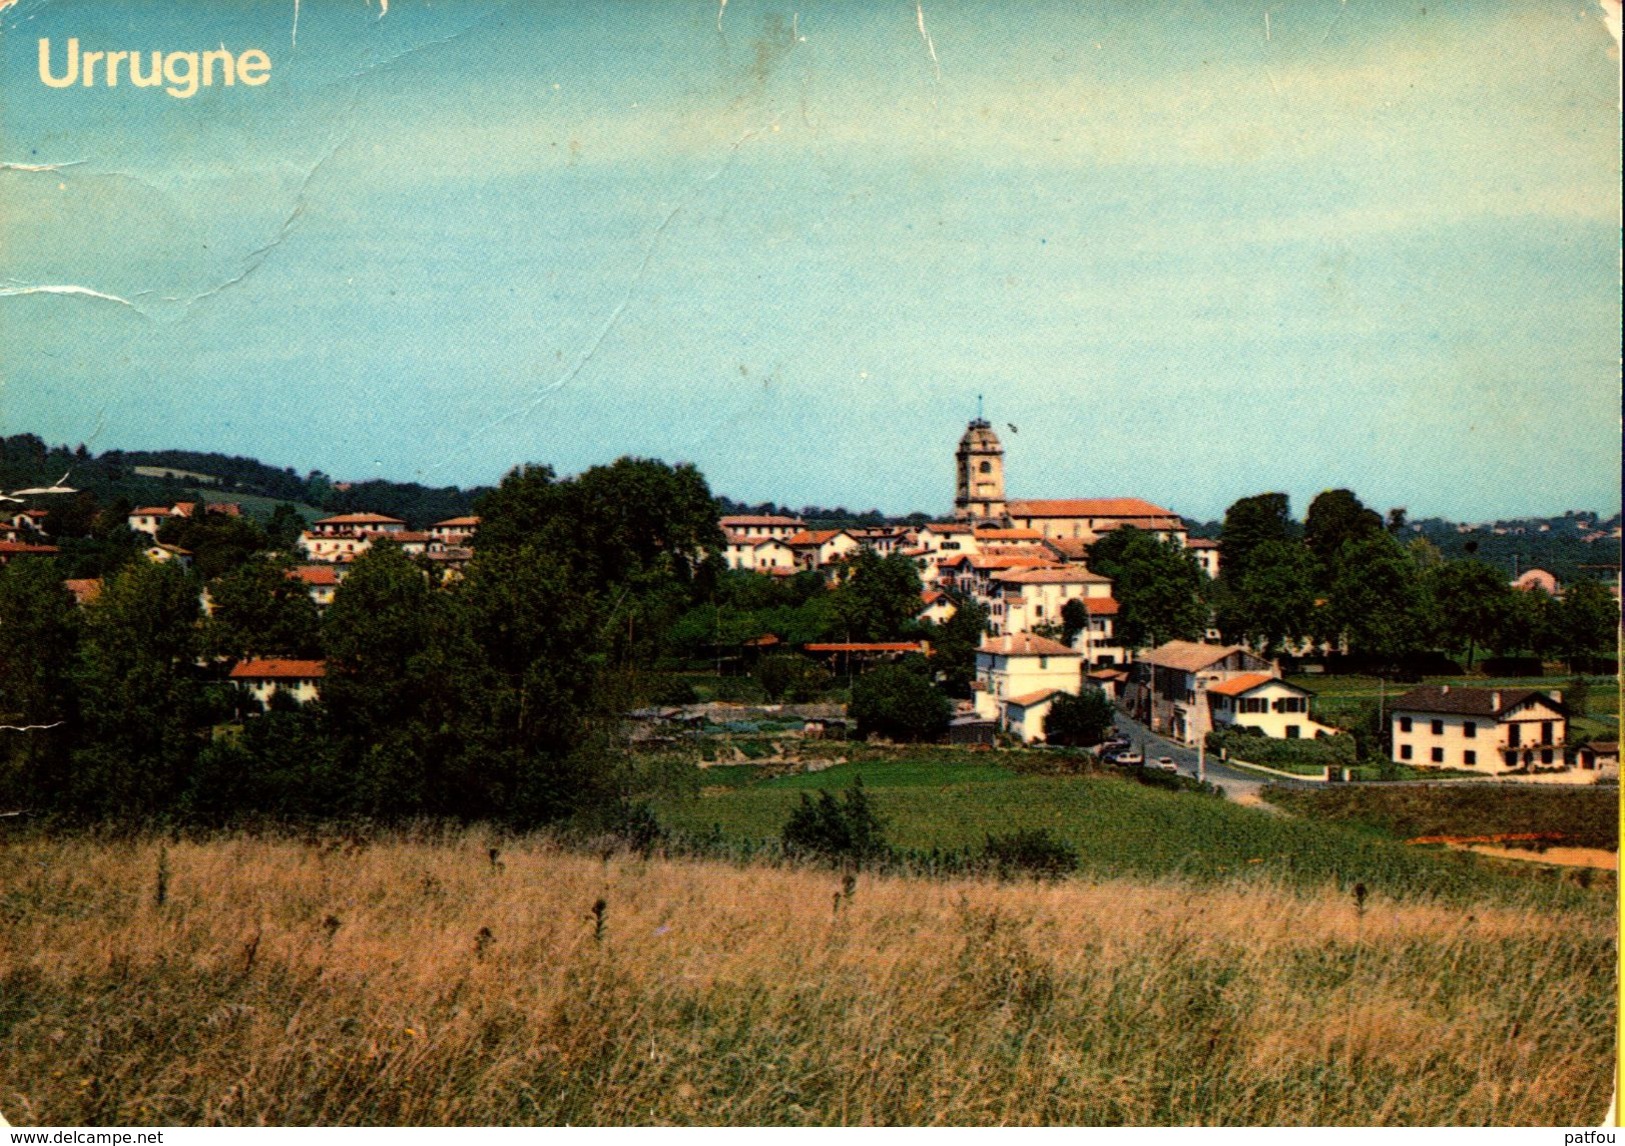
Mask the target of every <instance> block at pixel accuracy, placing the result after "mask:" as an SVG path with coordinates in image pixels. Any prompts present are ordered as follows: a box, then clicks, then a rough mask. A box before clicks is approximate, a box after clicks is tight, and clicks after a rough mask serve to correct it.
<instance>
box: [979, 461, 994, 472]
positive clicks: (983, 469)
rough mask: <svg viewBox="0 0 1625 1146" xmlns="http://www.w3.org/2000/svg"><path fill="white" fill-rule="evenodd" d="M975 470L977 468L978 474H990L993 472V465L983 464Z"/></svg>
mask: <svg viewBox="0 0 1625 1146" xmlns="http://www.w3.org/2000/svg"><path fill="white" fill-rule="evenodd" d="M976 468H977V470H978V472H980V473H984V474H990V473H992V472H993V463H992V462H983V463H982V464H981V465H979V466H977V467H976Z"/></svg>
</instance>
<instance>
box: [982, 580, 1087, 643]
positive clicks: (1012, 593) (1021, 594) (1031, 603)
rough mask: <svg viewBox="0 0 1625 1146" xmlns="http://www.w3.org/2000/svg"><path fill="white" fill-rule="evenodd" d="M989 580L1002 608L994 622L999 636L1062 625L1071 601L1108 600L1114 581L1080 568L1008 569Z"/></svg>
mask: <svg viewBox="0 0 1625 1146" xmlns="http://www.w3.org/2000/svg"><path fill="white" fill-rule="evenodd" d="M990 580H991V582H992V585H993V593H994V595H995V596H996V597H997V598H998V603H999V605H1000V606H1001V608H1000V609H999V610H998V614H999V615H998V616H997V618H996V619H994V625H995V627H996V628H997V630H998V631H999V632H1000V633H1030V632H1032V631H1033V630H1034V629H1035V628H1037V627H1038V626H1039V625H1059V624H1060V623H1061V614H1062V612H1063V611H1064V610H1065V608H1066V603H1067V602H1068V601H1072V600H1077V599H1080V598H1088V597H1093V598H1098V599H1100V600H1106V599H1109V598H1110V597H1111V595H1112V582H1111V578H1109V577H1102V576H1101V575H1100V574H1098V573H1091V572H1089V570H1087V569H1085V568H1084V567H1083V566H1081V565H1072V566H1063V567H1061V568H1043V567H1037V568H1014V569H1009V568H1007V569H1001V570H998V571H997V572H994V573H993V574H992V576H991V578H990ZM989 611H990V612H992V610H991V609H990V610H989Z"/></svg>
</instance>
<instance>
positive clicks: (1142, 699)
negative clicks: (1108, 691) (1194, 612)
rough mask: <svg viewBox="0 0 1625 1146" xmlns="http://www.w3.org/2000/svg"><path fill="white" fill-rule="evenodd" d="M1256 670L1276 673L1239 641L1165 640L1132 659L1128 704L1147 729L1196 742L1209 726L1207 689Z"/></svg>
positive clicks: (1271, 665)
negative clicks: (1237, 643)
mask: <svg viewBox="0 0 1625 1146" xmlns="http://www.w3.org/2000/svg"><path fill="white" fill-rule="evenodd" d="M1256 674H1262V675H1266V676H1270V677H1278V676H1280V675H1281V674H1280V672H1279V670H1278V669H1277V668H1276V667H1275V666H1274V665H1273V664H1271V663H1270V662H1269V661H1267V660H1265V659H1264V658H1263V657H1261V656H1259V655H1258V654H1257V653H1254V652H1251V651H1249V650H1248V649H1246V648H1244V647H1243V646H1241V645H1209V644H1203V643H1201V642H1198V641H1169V642H1168V643H1167V644H1164V645H1158V646H1157V647H1156V648H1154V649H1152V650H1151V651H1150V652H1148V653H1145V654H1144V655H1142V656H1141V657H1140V658H1139V659H1138V661H1136V663H1135V670H1134V683H1133V685H1132V686H1131V687H1130V689H1129V690H1128V701H1129V708H1130V711H1131V712H1132V713H1133V715H1134V716H1135V717H1136V718H1137V719H1139V720H1140V721H1141V722H1142V723H1144V724H1146V725H1147V726H1149V727H1150V729H1151V731H1153V732H1160V733H1161V734H1162V735H1164V736H1167V737H1168V738H1169V739H1171V740H1177V741H1179V742H1180V743H1182V744H1196V743H1198V742H1199V741H1201V740H1202V739H1203V738H1204V737H1206V736H1207V734H1208V732H1210V731H1211V730H1212V727H1213V715H1212V709H1211V707H1210V706H1209V704H1208V701H1207V696H1206V694H1207V692H1208V691H1209V690H1210V689H1211V688H1212V687H1213V686H1214V685H1217V684H1223V683H1224V682H1225V681H1228V680H1233V679H1235V678H1237V677H1241V676H1250V675H1256Z"/></svg>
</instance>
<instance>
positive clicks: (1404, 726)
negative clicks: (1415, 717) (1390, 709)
mask: <svg viewBox="0 0 1625 1146" xmlns="http://www.w3.org/2000/svg"><path fill="white" fill-rule="evenodd" d="M1399 730H1400V731H1401V732H1409V731H1410V730H1411V718H1410V717H1408V716H1401V717H1400V718H1399Z"/></svg>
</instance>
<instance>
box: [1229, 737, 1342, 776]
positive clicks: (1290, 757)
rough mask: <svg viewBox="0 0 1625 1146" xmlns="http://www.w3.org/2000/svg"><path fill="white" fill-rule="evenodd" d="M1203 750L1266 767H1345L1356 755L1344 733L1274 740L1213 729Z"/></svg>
mask: <svg viewBox="0 0 1625 1146" xmlns="http://www.w3.org/2000/svg"><path fill="white" fill-rule="evenodd" d="M1207 749H1208V751H1209V752H1228V753H1229V754H1230V755H1231V756H1237V757H1240V758H1241V759H1243V760H1246V761H1248V762H1249V763H1252V764H1263V765H1265V766H1267V767H1278V766H1284V765H1292V764H1297V765H1312V766H1314V767H1317V768H1320V767H1325V766H1326V765H1333V766H1335V767H1348V766H1351V765H1353V764H1355V763H1357V762H1358V756H1359V752H1358V746H1357V744H1356V740H1355V737H1353V736H1351V735H1349V734H1347V733H1339V734H1337V735H1335V736H1327V737H1323V738H1321V739H1319V740H1276V739H1275V738H1273V737H1270V736H1265V735H1263V734H1262V733H1257V732H1251V731H1249V730H1247V729H1242V728H1215V729H1214V730H1213V731H1212V732H1209V733H1208V734H1207Z"/></svg>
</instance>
